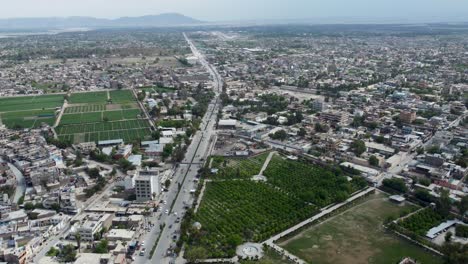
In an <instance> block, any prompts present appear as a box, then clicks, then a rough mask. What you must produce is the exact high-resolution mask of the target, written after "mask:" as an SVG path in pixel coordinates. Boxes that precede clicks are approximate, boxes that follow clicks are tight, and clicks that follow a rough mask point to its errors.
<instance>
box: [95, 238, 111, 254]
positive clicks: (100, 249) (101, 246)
mask: <svg viewBox="0 0 468 264" xmlns="http://www.w3.org/2000/svg"><path fill="white" fill-rule="evenodd" d="M108 244H109V242H108V241H107V240H106V239H103V240H101V241H99V243H98V244H97V245H96V248H94V253H99V254H105V253H107V252H109V250H108V249H107V246H108Z"/></svg>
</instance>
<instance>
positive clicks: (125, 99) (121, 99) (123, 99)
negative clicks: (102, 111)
mask: <svg viewBox="0 0 468 264" xmlns="http://www.w3.org/2000/svg"><path fill="white" fill-rule="evenodd" d="M109 94H110V98H111V100H112V103H113V104H122V103H130V102H133V101H135V97H133V92H132V91H130V90H114V91H110V92H109Z"/></svg>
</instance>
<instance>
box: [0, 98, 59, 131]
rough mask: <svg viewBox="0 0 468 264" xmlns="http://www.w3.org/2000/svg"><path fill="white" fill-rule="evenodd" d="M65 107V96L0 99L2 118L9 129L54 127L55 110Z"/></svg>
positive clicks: (0, 116)
mask: <svg viewBox="0 0 468 264" xmlns="http://www.w3.org/2000/svg"><path fill="white" fill-rule="evenodd" d="M62 105H63V95H61V94H57V95H38V96H19V97H7V98H0V118H1V121H2V123H3V124H5V125H6V126H7V127H9V128H35V127H39V126H40V125H41V124H42V123H46V124H49V125H53V123H54V121H55V109H56V108H58V107H61V106H62Z"/></svg>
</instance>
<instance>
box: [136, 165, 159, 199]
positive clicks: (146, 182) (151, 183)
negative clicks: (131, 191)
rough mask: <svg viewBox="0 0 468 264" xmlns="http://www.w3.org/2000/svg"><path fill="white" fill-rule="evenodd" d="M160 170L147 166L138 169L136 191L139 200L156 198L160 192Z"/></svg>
mask: <svg viewBox="0 0 468 264" xmlns="http://www.w3.org/2000/svg"><path fill="white" fill-rule="evenodd" d="M158 174H159V172H158V171H157V170H154V169H150V168H148V167H147V168H145V169H142V170H139V171H138V175H137V177H136V178H135V193H136V199H137V201H138V202H146V201H150V200H154V199H155V196H156V195H158V194H159V191H160V190H159V189H160V187H159V176H158Z"/></svg>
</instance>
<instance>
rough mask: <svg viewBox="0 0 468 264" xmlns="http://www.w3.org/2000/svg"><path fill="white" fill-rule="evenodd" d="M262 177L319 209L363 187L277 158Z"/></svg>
mask: <svg viewBox="0 0 468 264" xmlns="http://www.w3.org/2000/svg"><path fill="white" fill-rule="evenodd" d="M263 174H264V175H265V176H266V177H267V179H268V183H270V184H272V185H275V186H277V187H279V188H281V189H283V190H285V191H287V192H290V193H292V194H294V195H296V196H298V197H299V198H300V199H301V200H304V201H307V202H310V203H313V204H315V205H317V206H318V207H324V206H326V205H328V204H331V203H334V202H341V201H344V200H346V198H348V197H349V195H350V194H351V193H353V192H355V191H357V190H359V189H362V188H363V187H365V186H366V183H365V182H363V181H355V180H352V181H348V180H347V179H346V177H343V176H339V175H337V174H336V173H333V172H332V171H331V170H327V169H324V168H321V167H318V166H312V165H309V164H306V163H304V162H300V161H293V160H287V159H284V158H282V157H280V156H279V155H275V156H273V158H272V159H271V161H270V164H269V165H268V167H267V169H266V170H265V172H264V173H263Z"/></svg>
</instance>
